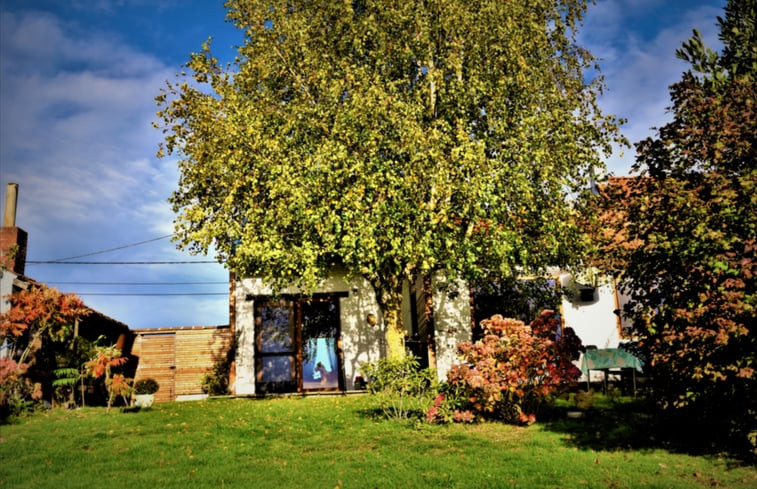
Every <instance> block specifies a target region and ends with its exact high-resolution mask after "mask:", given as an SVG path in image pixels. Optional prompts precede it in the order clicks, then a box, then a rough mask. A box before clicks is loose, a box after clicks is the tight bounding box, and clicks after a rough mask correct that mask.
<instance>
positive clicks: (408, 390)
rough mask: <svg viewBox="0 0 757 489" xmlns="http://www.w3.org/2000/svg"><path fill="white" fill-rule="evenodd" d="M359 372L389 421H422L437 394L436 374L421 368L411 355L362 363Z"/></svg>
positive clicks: (415, 358) (416, 359) (431, 370)
mask: <svg viewBox="0 0 757 489" xmlns="http://www.w3.org/2000/svg"><path fill="white" fill-rule="evenodd" d="M360 371H361V374H362V375H363V377H364V378H366V379H368V386H367V388H368V392H370V393H371V394H372V395H373V396H375V397H376V398H377V399H378V401H379V406H380V409H381V411H382V413H383V414H384V416H386V417H387V418H389V419H395V420H400V419H408V418H411V417H416V418H418V419H420V418H422V417H423V416H425V415H426V413H427V412H428V410H429V409H430V408H431V406H432V405H433V403H434V398H435V397H436V396H437V393H438V392H437V387H438V383H437V380H436V372H435V371H434V370H433V369H429V368H425V369H422V368H420V363H419V362H418V358H417V357H414V356H408V357H405V358H402V359H392V358H382V359H381V360H379V361H378V362H372V363H364V364H363V365H361V367H360Z"/></svg>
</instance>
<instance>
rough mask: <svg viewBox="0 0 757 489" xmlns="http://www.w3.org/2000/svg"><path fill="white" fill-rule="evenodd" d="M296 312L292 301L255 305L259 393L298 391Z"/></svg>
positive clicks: (256, 369)
mask: <svg viewBox="0 0 757 489" xmlns="http://www.w3.org/2000/svg"><path fill="white" fill-rule="evenodd" d="M295 327H296V323H295V315H294V303H293V302H292V301H286V300H280V301H276V302H265V303H262V304H260V305H258V306H256V307H255V347H256V348H255V349H256V352H255V353H256V355H255V363H256V365H255V366H256V368H255V372H256V384H257V390H258V392H260V393H266V392H293V391H295V390H297V376H296V375H297V369H296V363H295V360H296V356H297V355H296V354H297V342H296V338H295V334H296V332H295Z"/></svg>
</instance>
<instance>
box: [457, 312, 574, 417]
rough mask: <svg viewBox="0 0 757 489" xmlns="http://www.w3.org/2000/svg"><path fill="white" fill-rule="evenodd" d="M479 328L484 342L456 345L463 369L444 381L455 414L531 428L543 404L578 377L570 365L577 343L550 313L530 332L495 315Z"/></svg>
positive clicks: (536, 321)
mask: <svg viewBox="0 0 757 489" xmlns="http://www.w3.org/2000/svg"><path fill="white" fill-rule="evenodd" d="M482 325H483V327H484V330H485V334H484V338H483V339H482V340H480V341H478V342H476V343H471V342H464V343H461V344H460V345H458V351H459V353H460V355H461V356H462V359H463V363H462V364H459V365H454V366H453V367H452V369H451V370H450V372H449V373H448V375H447V380H448V383H449V387H448V388H447V389H448V391H449V392H454V393H455V395H454V396H451V399H450V402H451V403H452V405H453V406H454V408H455V409H454V410H456V411H459V412H460V413H462V412H464V411H465V410H468V411H470V413H471V414H473V415H475V416H477V417H481V418H496V419H502V420H504V421H507V422H512V423H532V422H533V421H535V420H536V412H537V410H538V408H539V406H540V404H541V403H543V402H544V401H545V400H547V399H548V398H549V397H550V396H551V395H552V394H553V393H554V392H555V391H556V390H557V389H559V388H563V387H569V386H571V385H573V384H574V383H575V381H576V380H577V379H578V377H579V376H580V375H581V373H580V371H579V370H578V369H577V368H576V367H575V366H574V365H573V364H572V362H571V360H572V359H574V358H577V357H578V352H579V350H580V348H581V344H580V340H578V338H577V337H576V335H575V334H574V333H573V332H572V330H570V329H569V328H566V329H565V330H561V329H560V323H559V321H558V319H557V318H556V317H555V315H554V312H552V311H548V310H547V311H543V312H542V313H541V314H540V315H539V317H537V318H536V319H535V320H534V321H533V322H532V323H531V326H526V325H525V324H524V323H523V321H519V320H516V319H505V318H503V317H502V316H499V315H495V316H493V317H492V318H491V319H488V320H485V321H482ZM453 412H454V411H453ZM458 417H459V416H458Z"/></svg>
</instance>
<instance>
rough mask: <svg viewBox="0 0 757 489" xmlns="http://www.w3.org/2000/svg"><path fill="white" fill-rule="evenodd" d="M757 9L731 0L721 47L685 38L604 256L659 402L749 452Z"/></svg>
mask: <svg viewBox="0 0 757 489" xmlns="http://www.w3.org/2000/svg"><path fill="white" fill-rule="evenodd" d="M756 18H757V2H755V1H754V0H741V1H729V2H728V4H727V6H726V10H725V17H724V18H719V19H718V24H719V26H720V38H721V40H722V42H723V52H722V53H721V54H717V53H714V52H713V51H712V50H710V49H707V48H705V47H704V44H703V43H702V40H701V38H700V37H699V35H698V34H697V33H695V36H694V37H693V38H692V39H691V40H690V41H688V42H687V43H684V46H683V48H682V49H681V50H680V51H679V53H678V54H679V56H680V57H682V58H683V59H684V60H686V61H688V62H690V63H691V65H692V68H693V70H694V72H692V71H689V72H686V73H684V75H683V77H682V79H681V81H679V82H677V83H675V84H674V85H672V86H671V98H672V101H673V106H672V107H671V111H672V115H673V120H672V121H671V122H670V123H668V124H666V125H665V126H663V127H661V128H660V129H659V130H658V134H657V136H656V137H653V138H648V139H646V140H644V141H641V142H640V143H638V145H637V148H638V157H637V164H636V168H635V169H636V170H637V171H639V172H640V175H639V177H638V178H636V179H633V180H630V181H629V182H628V183H627V184H626V185H625V186H623V187H622V188H621V187H620V186H618V188H615V189H612V188H611V189H609V190H608V196H609V199H607V201H606V207H607V209H608V211H609V213H610V214H609V215H615V216H623V219H616V220H615V222H611V223H610V224H611V227H612V226H614V236H615V237H617V236H620V238H621V239H614V240H612V242H611V243H610V244H609V246H608V249H609V251H610V252H611V253H610V254H607V255H606V257H607V258H609V261H610V263H609V266H611V267H615V269H616V270H617V271H619V272H620V271H623V273H625V277H626V278H627V281H626V291H627V293H628V294H629V295H630V296H631V298H632V300H631V303H630V304H629V307H628V308H627V310H626V311H625V313H626V314H627V315H628V316H629V317H631V318H632V319H633V321H634V327H635V328H636V330H637V333H638V336H639V339H640V341H639V347H640V348H641V350H642V353H643V354H644V356H645V357H646V358H648V359H649V362H648V363H649V366H650V367H651V370H650V374H651V380H652V386H653V388H654V394H655V396H656V398H657V400H658V402H659V404H660V407H661V408H663V409H664V410H666V411H668V413H667V414H666V415H667V416H669V417H670V418H671V419H678V420H688V422H691V421H692V420H696V423H697V424H699V425H702V424H705V425H706V426H707V428H708V432H707V434H706V436H708V437H711V438H712V442H713V443H717V444H720V445H721V446H722V445H729V446H740V447H742V448H744V449H747V450H757V445H754V444H753V443H752V441H750V440H753V439H754V433H757V422H756V420H757V402H756V401H755V399H756V397H755V387H756V386H757V385H756V383H757V379H756V377H755V368H757V356H756V354H757V353H756V352H757V334H756V332H755V324H757V315H756V314H755V307H757V293H756V288H755V277H757V261H756V260H755V250H756V249H757V241H755V237H756V236H757V218H756V214H755V209H757V167H756V166H755V162H756V161H757V151H756V150H755V146H754V141H755V139H754V135H755V134H757V110H756V108H755V105H754V101H755V99H757V83H755V82H756V81H757V49H755V46H757V42H756V41H757V28H756V26H755V22H756ZM623 221H625V222H623ZM611 234H612V233H611ZM704 420H707V421H706V422H705V421H704ZM755 453H757V452H755Z"/></svg>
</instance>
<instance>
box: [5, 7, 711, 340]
mask: <svg viewBox="0 0 757 489" xmlns="http://www.w3.org/2000/svg"><path fill="white" fill-rule="evenodd" d="M724 5H725V0H597V2H596V4H595V5H593V6H590V7H589V10H588V12H587V16H586V19H585V21H584V25H583V27H582V29H581V30H580V32H579V43H580V44H582V45H583V46H584V47H587V48H588V49H589V50H590V51H591V52H592V53H593V54H594V55H595V56H596V57H597V58H599V60H600V68H601V70H602V73H603V75H604V77H605V82H606V85H607V88H606V91H605V93H604V94H603V96H602V98H601V99H600V103H601V105H602V107H603V109H604V110H605V112H607V113H612V114H616V115H618V116H620V117H623V118H625V119H627V121H628V122H627V124H625V125H624V126H623V129H622V131H623V134H624V135H625V136H626V137H627V138H628V139H629V141H631V142H636V141H639V140H641V139H643V138H645V137H648V136H650V135H653V134H654V131H653V130H652V128H653V127H660V126H661V125H663V124H664V123H665V122H666V121H668V120H669V115H668V114H667V113H666V107H668V106H669V105H670V99H669V94H668V86H669V85H670V84H671V83H674V82H675V81H677V80H678V79H679V78H680V76H681V73H682V72H683V71H685V70H686V68H687V67H686V65H685V64H684V63H683V62H681V61H679V60H677V59H676V57H675V50H676V49H677V48H678V47H680V45H681V43H682V42H683V41H685V40H687V39H688V38H689V37H691V33H692V29H694V28H696V29H698V30H699V31H700V32H701V33H702V34H703V37H704V39H705V40H706V42H707V44H708V45H709V46H712V47H715V48H717V47H718V44H717V42H718V41H717V28H716V24H715V23H716V17H717V16H718V15H722V9H723V6H724ZM209 37H213V42H212V46H213V52H214V55H215V56H216V57H218V58H219V59H220V60H221V61H222V62H228V61H232V60H233V58H234V55H235V54H236V51H235V49H234V47H235V46H238V45H240V44H241V43H243V40H244V38H243V34H242V33H241V32H240V31H238V30H237V29H236V28H235V27H234V26H233V25H232V24H230V23H227V22H226V21H225V9H224V7H223V5H222V2H221V1H213V0H67V1H58V0H38V1H37V0H18V1H16V0H0V188H1V189H2V190H1V193H2V200H0V202H4V199H5V192H6V190H5V188H6V184H7V183H8V182H15V183H18V184H19V196H18V210H17V218H16V225H17V226H18V227H20V228H22V229H24V230H25V231H26V232H27V233H28V235H29V244H28V250H27V261H28V262H30V261H31V262H33V261H51V260H60V259H66V258H69V257H81V258H77V259H75V260H73V261H110V262H119V261H120V262H124V261H131V262H133V261H142V262H144V261H150V262H156V261H164V262H165V261H171V262H176V261H182V262H186V261H212V259H213V257H212V256H207V257H206V256H191V255H189V253H187V252H184V251H180V250H177V249H176V246H175V245H174V244H173V243H172V242H171V241H170V239H169V238H167V237H166V236H168V235H170V234H171V232H172V230H173V218H174V214H173V211H172V210H171V207H170V205H169V204H168V202H167V199H168V197H169V196H170V194H171V192H172V191H173V190H174V189H175V188H176V186H177V182H178V173H177V170H176V159H175V158H163V159H158V158H157V157H156V152H157V148H158V143H159V141H160V140H161V133H160V131H157V130H155V129H153V127H152V126H151V122H153V121H155V120H156V116H155V112H156V110H157V107H156V105H155V102H154V98H155V96H156V95H158V94H159V93H160V90H161V88H162V87H164V86H165V83H166V80H173V79H174V77H175V75H176V74H177V73H178V72H180V71H181V69H182V67H183V64H184V63H185V62H186V61H187V60H188V58H189V54H190V53H191V52H197V51H199V50H200V48H201V45H202V43H203V42H204V41H205V40H206V39H208V38H209ZM633 157H634V152H633V150H632V149H625V150H624V151H622V152H620V151H619V150H616V152H615V153H614V154H613V155H612V156H610V157H609V158H608V159H607V167H608V170H609V171H610V172H611V173H613V174H615V175H626V174H628V173H629V171H630V167H631V164H632V163H633ZM114 248H119V249H116V250H114V251H108V252H106V253H98V252H101V251H106V250H113V249H114ZM82 255H88V256H82ZM26 275H27V276H29V277H31V278H33V279H35V280H38V281H40V282H44V283H47V284H48V285H49V286H52V287H56V288H58V289H60V290H62V291H65V292H75V293H77V294H79V295H80V296H81V297H82V298H83V299H84V301H85V302H86V304H87V305H88V306H90V307H92V308H93V309H96V310H98V311H100V312H102V313H104V314H106V315H108V316H111V317H113V318H115V319H117V320H119V321H121V322H123V323H126V324H127V325H129V326H130V327H131V328H132V329H142V328H157V327H169V326H193V325H220V324H228V272H227V271H226V270H225V269H224V267H223V266H222V265H220V264H217V263H172V264H149V265H117V264H108V265H106V264H97V265H84V264H80V265H61V264H57V265H55V264H42V263H28V264H27V267H26Z"/></svg>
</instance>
